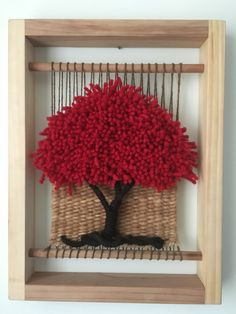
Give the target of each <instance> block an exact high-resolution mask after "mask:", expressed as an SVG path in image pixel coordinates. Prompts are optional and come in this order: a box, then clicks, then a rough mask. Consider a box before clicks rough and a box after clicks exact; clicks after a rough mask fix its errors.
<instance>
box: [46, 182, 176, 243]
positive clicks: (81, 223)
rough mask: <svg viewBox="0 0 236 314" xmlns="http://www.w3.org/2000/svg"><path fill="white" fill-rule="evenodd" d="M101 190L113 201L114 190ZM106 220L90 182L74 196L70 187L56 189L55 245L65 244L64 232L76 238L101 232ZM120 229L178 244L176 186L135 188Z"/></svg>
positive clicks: (126, 202) (122, 212)
mask: <svg viewBox="0 0 236 314" xmlns="http://www.w3.org/2000/svg"><path fill="white" fill-rule="evenodd" d="M101 189H102V191H103V193H104V194H105V195H106V198H107V200H109V201H111V200H112V199H113V195H114V191H113V190H112V189H109V188H101ZM104 220H105V212H104V210H103V207H102V206H101V204H100V201H99V199H98V198H97V196H96V195H95V194H94V192H93V191H92V190H91V189H90V187H89V186H88V185H86V184H84V185H83V186H82V187H80V188H75V190H74V191H73V195H72V196H70V195H68V193H67V188H66V187H62V188H60V189H59V190H53V191H52V226H51V236H50V243H51V244H56V245H58V244H61V241H60V236H61V235H66V236H67V237H69V238H71V239H74V240H76V239H79V237H80V235H82V234H85V233H89V232H93V231H100V230H102V229H103V226H104ZM118 230H119V232H120V233H121V234H131V235H133V236H136V235H144V236H160V237H161V238H163V239H164V240H165V241H166V242H167V243H175V242H176V241H177V237H176V189H172V190H170V191H163V192H161V193H158V192H156V191H155V190H153V189H144V188H142V187H134V188H133V189H132V190H130V192H129V193H128V194H127V195H126V197H125V199H124V201H123V204H122V207H121V208H120V212H119V221H118Z"/></svg>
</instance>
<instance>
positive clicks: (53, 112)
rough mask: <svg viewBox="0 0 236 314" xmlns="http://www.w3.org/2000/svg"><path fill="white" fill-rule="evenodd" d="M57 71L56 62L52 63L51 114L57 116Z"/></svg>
mask: <svg viewBox="0 0 236 314" xmlns="http://www.w3.org/2000/svg"><path fill="white" fill-rule="evenodd" d="M55 102H56V101H55V71H54V62H52V63H51V114H52V115H54V114H55Z"/></svg>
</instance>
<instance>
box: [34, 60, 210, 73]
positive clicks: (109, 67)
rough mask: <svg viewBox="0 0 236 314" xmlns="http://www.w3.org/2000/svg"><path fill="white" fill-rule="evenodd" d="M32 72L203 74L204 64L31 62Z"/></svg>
mask: <svg viewBox="0 0 236 314" xmlns="http://www.w3.org/2000/svg"><path fill="white" fill-rule="evenodd" d="M29 70H30V71H39V72H50V71H55V72H59V71H63V72H65V71H66V72H67V71H69V72H111V73H115V72H116V71H117V72H119V73H124V72H126V73H141V72H143V73H157V72H158V73H163V72H165V73H180V72H181V73H203V72H204V64H174V63H173V64H157V63H155V64H150V63H148V64H147V63H142V64H136V63H133V64H126V63H125V64H120V63H117V64H112V63H76V62H74V63H69V62H68V63H63V62H53V63H52V62H30V63H29Z"/></svg>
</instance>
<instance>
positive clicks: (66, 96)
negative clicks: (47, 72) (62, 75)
mask: <svg viewBox="0 0 236 314" xmlns="http://www.w3.org/2000/svg"><path fill="white" fill-rule="evenodd" d="M68 73H69V62H67V64H66V93H65V105H66V106H67V105H68V102H67V100H68V82H69V80H68Z"/></svg>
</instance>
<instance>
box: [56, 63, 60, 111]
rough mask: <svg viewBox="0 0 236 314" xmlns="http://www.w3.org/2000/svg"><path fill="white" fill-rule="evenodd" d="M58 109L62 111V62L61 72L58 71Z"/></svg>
mask: <svg viewBox="0 0 236 314" xmlns="http://www.w3.org/2000/svg"><path fill="white" fill-rule="evenodd" d="M57 109H58V111H61V62H60V63H59V72H58V96H57Z"/></svg>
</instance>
